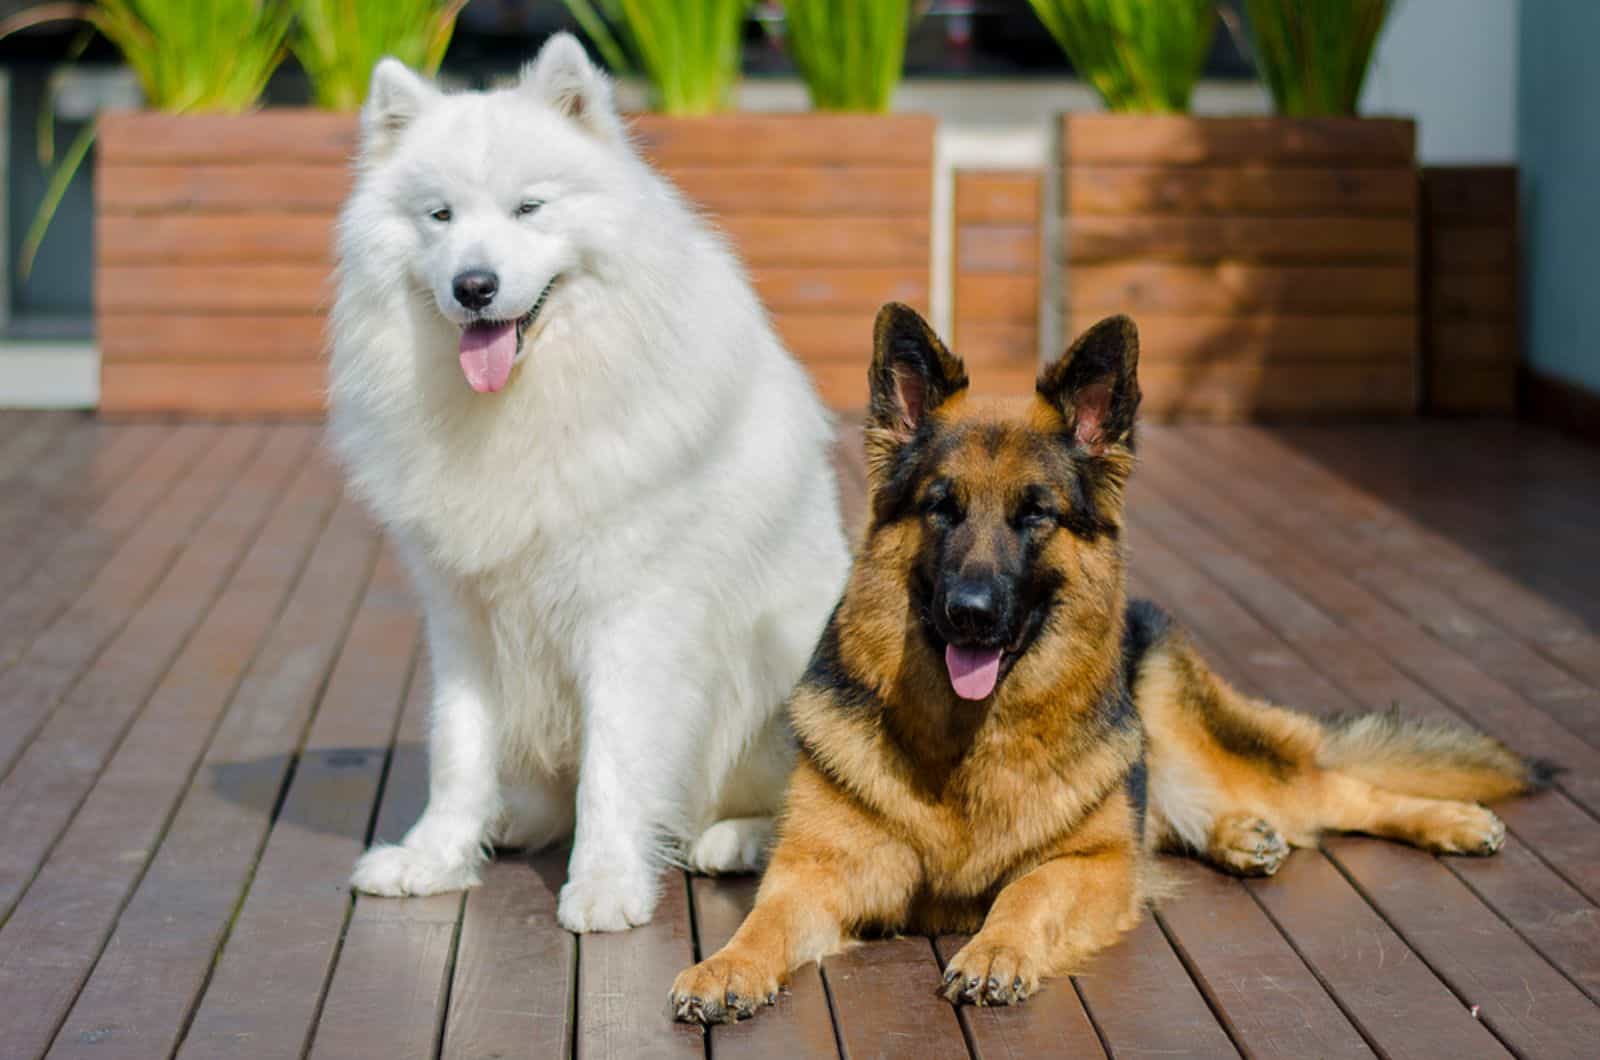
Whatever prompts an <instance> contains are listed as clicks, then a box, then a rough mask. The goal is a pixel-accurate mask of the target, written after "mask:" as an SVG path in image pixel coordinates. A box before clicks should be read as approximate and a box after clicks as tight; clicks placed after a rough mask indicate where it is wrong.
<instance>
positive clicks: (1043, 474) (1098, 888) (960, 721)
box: [671, 305, 1552, 1022]
mask: <svg viewBox="0 0 1600 1060" xmlns="http://www.w3.org/2000/svg"><path fill="white" fill-rule="evenodd" d="M1137 362H1138V336H1137V333H1136V331H1135V329H1134V325H1133V323H1132V321H1130V320H1128V319H1127V318H1126V317H1113V318H1111V319H1109V320H1105V321H1102V322H1101V323H1099V324H1097V325H1095V327H1093V328H1091V329H1090V330H1089V331H1088V332H1087V333H1086V334H1084V335H1083V336H1082V337H1081V338H1079V339H1078V340H1077V341H1076V342H1075V343H1073V345H1072V347H1071V348H1070V349H1069V350H1067V352H1066V354H1065V355H1064V356H1063V357H1062V358H1061V360H1060V361H1058V362H1057V363H1055V364H1054V365H1052V366H1050V367H1049V368H1047V369H1045V371H1044V373H1043V374H1042V375H1041V376H1040V379H1039V383H1038V388H1037V393H1036V394H1035V395H1034V397H1033V398H1032V399H1030V400H1029V401H1027V402H1026V403H1008V402H1002V401H985V400H982V399H979V398H975V397H972V396H970V395H969V394H968V393H967V376H966V371H965V369H964V367H963V365H962V363H961V361H960V359H959V358H957V357H955V356H954V355H952V354H951V353H950V352H949V351H948V350H946V349H945V347H944V345H943V344H942V343H941V342H940V341H939V339H938V337H937V336H935V335H934V333H933V331H932V330H931V329H930V328H929V327H928V325H927V324H926V323H924V322H923V320H922V318H920V317H919V316H917V314H916V313H915V312H913V311H912V310H910V309H908V308H906V307H904V306H899V305H890V306H886V307H885V308H884V309H883V310H882V312H880V313H879V315H878V322H877V328H876V335H875V350H874V355H873V364H872V370H871V384H872V402H871V409H870V413H869V417H868V422H867V427H866V445H867V468H868V481H869V490H870V496H871V509H870V522H869V526H868V529H867V532H866V536H865V540H864V542H863V544H862V547H861V551H860V554H859V555H858V557H857V559H856V563H855V567H854V569H853V571H852V573H851V575H850V579H849V582H848V584H847V585H846V588H845V592H844V597H843V599H842V600H841V601H840V602H839V605H838V607H837V608H836V610H835V611H834V614H833V617H832V618H831V619H830V621H829V622H828V626H827V628H826V630H825V632H824V633H823V636H822V639H821V642H820V643H819V644H818V646H817V649H816V653H815V656H814V657H813V659H812V661H811V664H810V666H809V668H808V669H807V671H806V673H805V676H804V677H803V678H802V679H801V681H800V684H799V686H798V687H797V688H796V690H795V692H794V695H793V697H792V700H791V710H792V716H793V724H794V729H795V733H796V735H797V737H798V741H799V745H800V749H801V755H800V761H799V764H798V765H797V766H796V768H795V771H794V774H793V776H792V778H791V780H790V784H789V793H788V801H787V805H786V808H785V811H784V815H783V818H782V822H781V826H780V833H779V840H778V844H777V847H776V848H775V850H774V852H773V856H772V860H771V864H770V867H769V868H768V869H767V874H766V878H765V879H764V880H763V881H762V883H761V888H760V892H759V895H758V897H757V899H756V904H755V908H754V909H753V910H752V911H751V913H750V916H749V917H748V918H747V919H746V920H745V922H744V924H743V926H741V927H740V928H739V931H738V933H737V934H735V935H734V937H733V939H732V941H730V942H729V943H728V945H727V946H726V947H724V948H723V949H722V951H721V952H719V953H717V954H716V955H715V956H713V957H711V958H710V959H708V960H705V961H702V962H701V963H700V964H698V965H696V966H694V967H693V968H690V969H688V970H687V971H685V972H683V973H682V974H681V975H679V976H678V979H677V982H676V983H674V984H673V987H672V996H671V1000H672V1006H673V1010H674V1012H675V1014H676V1016H677V1018H679V1019H682V1020H690V1021H699V1022H712V1021H719V1020H730V1019H736V1018H739V1017H742V1016H747V1015H750V1014H752V1013H753V1012H754V1011H755V1010H756V1008H757V1006H759V1005H761V1004H762V1003H770V1002H771V1001H772V1000H773V999H774V998H775V997H776V994H777V990H778V987H779V985H780V984H781V983H782V982H783V981H784V979H785V978H787V976H788V973H789V972H790V971H791V970H792V969H794V968H795V967H797V966H799V965H801V964H804V963H805V962H807V961H813V960H817V959H819V958H821V957H823V956H826V955H827V954H830V953H834V952H837V951H838V950H839V949H840V948H841V947H842V946H843V945H845V944H846V943H847V942H848V941H849V940H850V939H852V938H853V937H855V936H858V935H861V934H863V933H868V932H871V933H883V932H891V933H892V932H897V931H918V932H946V931H954V932H974V931H975V932H976V934H975V935H974V937H973V938H972V940H971V942H969V943H968V944H967V946H966V947H965V948H963V949H962V950H961V951H960V952H959V953H957V954H956V955H955V957H954V958H952V959H951V961H950V965H949V968H948V969H947V971H946V974H945V977H944V984H943V987H944V993H945V995H946V996H947V997H949V998H950V999H951V1000H952V1001H957V1002H961V1001H967V1002H972V1003H976V1004H1011V1003H1014V1002H1017V1001H1021V1000H1022V999H1024V998H1026V997H1027V996H1028V995H1029V994H1030V993H1032V992H1033V991H1034V990H1035V989H1036V988H1037V987H1038V985H1039V981H1040V979H1041V977H1043V976H1048V975H1060V974H1065V973H1068V972H1072V971H1077V970H1079V969H1080V968H1082V966H1083V964H1084V962H1085V961H1086V960H1088V958H1089V957H1090V956H1091V955H1093V954H1094V953H1095V952H1096V951H1098V950H1100V949H1102V948H1103V947H1105V946H1107V945H1109V944H1110V943H1111V942H1112V941H1113V940H1115V939H1116V938H1117V937H1118V936H1119V935H1120V934H1122V933H1123V932H1124V931H1127V930H1128V929H1129V928H1131V927H1133V925H1134V924H1135V923H1137V921H1138V919H1139V917H1140V915H1141V913H1142V910H1143V907H1144V905H1145V903H1146V901H1147V900H1148V899H1149V898H1150V897H1151V896H1152V895H1153V893H1154V892H1155V890H1156V888H1155V886H1154V883H1155V877H1156V872H1155V869H1154V861H1153V858H1152V857H1151V855H1152V853H1153V852H1154V851H1157V850H1176V851H1186V852H1190V853H1193V854H1196V855H1198V856H1200V857H1202V858H1204V859H1205V860H1206V861H1209V862H1210V863H1211V864H1213V865H1215V866H1216V867H1218V868H1220V869H1222V870H1224V871H1226V872H1231V873H1237V874H1240V875H1265V874H1270V873H1272V872H1274V871H1276V870H1277V868H1278V866H1279V865H1280V864H1281V863H1282V862H1283V859H1284V857H1285V856H1287V854H1288V853H1289V850H1290V848H1291V847H1295V846H1306V845H1310V844H1313V843H1315V842H1316V839H1317V836H1318V834H1319V833H1321V832H1323V831H1324V830H1338V831H1353V832H1367V833H1371V834H1373V835H1379V836H1385V837H1388V838H1391V839H1398V840H1400V841H1402V842H1406V843H1412V844H1415V845H1417V846H1420V847H1423V848H1425V849H1428V850H1434V851H1440V852H1445V853H1454V854H1492V853H1494V852H1495V851H1496V850H1497V849H1499V847H1500V844H1501V842H1502V840H1503V838H1504V836H1505V828H1504V826H1503V825H1502V824H1501V823H1500V821H1499V819H1498V818H1497V817H1496V816H1495V815H1494V814H1493V813H1491V812H1490V811H1488V810H1486V809H1484V808H1483V807H1482V806H1480V805H1478V802H1479V801H1487V800H1492V799H1498V798H1502V797H1505V796H1509V795H1515V794H1518V793H1521V792H1526V791H1531V790H1534V789H1536V788H1539V787H1542V786H1544V785H1546V784H1547V783H1548V782H1549V779H1550V776H1551V772H1552V769H1551V767H1550V766H1549V765H1548V764H1547V763H1542V762H1534V761H1527V760H1524V759H1522V758H1520V757H1518V756H1517V755H1516V754H1514V753H1512V752H1511V751H1509V750H1507V749H1506V748H1505V747H1504V746H1502V745H1501V744H1499V743H1498V742H1496V741H1494V740H1492V739H1490V738H1489V737H1487V736H1483V735H1480V734H1478V733H1475V732H1472V731H1470V730H1468V729H1465V728H1457V727H1451V726H1441V725H1436V724H1420V723H1417V722H1413V721H1407V720H1402V719H1401V718H1400V717H1399V716H1398V715H1395V714H1372V715H1364V716H1359V717H1352V718H1347V719H1343V720H1338V721H1333V722H1321V721H1317V720H1315V719H1313V718H1311V717H1308V716H1305V715H1301V714H1296V713H1292V712H1290V711H1288V710H1285V709H1282V708H1280V707H1276V706H1272V705H1270V704H1267V703H1262V702H1259V701H1256V700H1252V699H1249V698H1246V697H1245V696H1243V695H1241V694H1239V693H1238V692H1236V691H1234V690H1233V689H1232V688H1230V687H1229V686H1228V685H1227V684H1225V683H1224V682H1223V681H1222V680H1221V679H1220V678H1218V677H1217V676H1216V675H1214V674H1213V673H1212V672H1211V670H1210V669H1209V668H1208V667H1207V666H1206V664H1205V663H1204V662H1203V661H1202V660H1201V659H1200V657H1199V656H1198V655H1197V654H1196V653H1195V651H1194V649H1193V647H1192V646H1191V645H1190V644H1189V642H1188V640H1187V639H1186V638H1185V636H1184V634H1183V632H1182V631H1181V630H1179V629H1178V628H1177V627H1176V626H1175V625H1174V624H1173V623H1172V622H1171V620H1170V619H1168V617H1167V616H1166V615H1165V614H1163V613H1162V612H1161V611H1160V610H1159V609H1158V608H1156V607H1155V606H1153V605H1151V604H1149V603H1147V602H1144V601H1134V602H1132V603H1131V604H1130V603H1129V602H1128V600H1127V597H1126V588H1125V578H1124V562H1125V557H1124V546H1123V543H1122V533H1121V529H1122V522H1123V487H1124V485H1125V484H1126V483H1127V481H1128V476H1129V474H1130V473H1131V472H1132V470H1133V466H1134V455H1133V427H1134V414H1135V411H1136V410H1137V408H1138V405H1139V385H1138V381H1137V377H1136V367H1137Z"/></svg>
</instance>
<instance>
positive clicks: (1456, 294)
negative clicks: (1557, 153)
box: [1422, 166, 1520, 414]
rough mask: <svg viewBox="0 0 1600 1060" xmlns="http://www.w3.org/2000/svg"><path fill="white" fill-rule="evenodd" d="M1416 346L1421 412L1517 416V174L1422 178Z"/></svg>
mask: <svg viewBox="0 0 1600 1060" xmlns="http://www.w3.org/2000/svg"><path fill="white" fill-rule="evenodd" d="M1422 215H1423V220H1422V292H1423V298H1422V310H1423V322H1422V345H1423V365H1424V370H1423V390H1424V404H1425V406H1426V407H1427V409H1428V411H1429V412H1439V413H1500V414H1510V413H1512V412H1515V411H1516V407H1517V371H1518V362H1519V360H1520V356H1519V343H1518V340H1517V259H1518V253H1517V170H1516V167H1514V166H1430V167H1428V168H1425V169H1424V170H1423V171H1422Z"/></svg>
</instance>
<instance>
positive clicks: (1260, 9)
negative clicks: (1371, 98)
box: [1246, 0, 1394, 117]
mask: <svg viewBox="0 0 1600 1060" xmlns="http://www.w3.org/2000/svg"><path fill="white" fill-rule="evenodd" d="M1246 8H1247V10H1248V11H1249V13H1250V43H1251V46H1252V50H1253V51H1254V52H1255V60H1256V67H1257V69H1259V70H1260V71H1261V77H1262V79H1263V80H1265V81H1266V83H1267V88H1268V89H1269V90H1270V91H1271V92H1272V100H1273V103H1274V104H1275V105H1276V106H1277V109H1278V113H1279V114H1284V115H1288V116H1290V117H1322V116H1329V115H1341V114H1354V113H1355V112H1356V102H1357V101H1358V100H1359V99H1360V98H1361V85H1362V82H1364V81H1365V80H1366V78H1367V67H1368V65H1369V64H1370V63H1371V61H1372V52H1373V49H1374V48H1375V47H1377V43H1378V35H1379V34H1380V33H1382V32H1383V25H1384V22H1385V20H1386V19H1388V17H1389V12H1390V11H1391V10H1393V8H1394V2H1393V0H1247V3H1246Z"/></svg>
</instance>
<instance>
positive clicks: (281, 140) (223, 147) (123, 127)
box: [95, 107, 357, 168]
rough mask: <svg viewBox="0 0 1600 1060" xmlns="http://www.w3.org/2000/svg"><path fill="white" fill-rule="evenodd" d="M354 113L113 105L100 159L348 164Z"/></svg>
mask: <svg viewBox="0 0 1600 1060" xmlns="http://www.w3.org/2000/svg"><path fill="white" fill-rule="evenodd" d="M356 125H357V122H356V116H355V115H354V114H340V113H335V112H332V111H319V110H309V109H304V108H298V107H282V108H272V107H269V108H267V109H265V110H260V111H256V112H254V113H252V114H242V115H231V114H166V113H163V112H160V111H153V110H113V111H108V112H106V113H105V114H103V115H101V116H100V122H99V127H98V133H97V143H96V145H95V150H96V154H97V158H98V165H100V166H101V167H102V168H103V167H106V166H110V165H117V166H120V165H126V164H139V165H171V164H177V163H185V162H201V163H208V164H230V163H237V164H241V165H252V164H255V163H257V162H259V161H260V160H261V159H263V158H267V159H272V160H273V162H274V163H275V164H280V165H281V164H287V163H307V162H310V163H322V164H335V165H347V164H348V163H349V162H350V160H351V159H352V158H353V157H354V156H355V149H356Z"/></svg>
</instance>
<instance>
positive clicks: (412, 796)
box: [206, 742, 428, 842]
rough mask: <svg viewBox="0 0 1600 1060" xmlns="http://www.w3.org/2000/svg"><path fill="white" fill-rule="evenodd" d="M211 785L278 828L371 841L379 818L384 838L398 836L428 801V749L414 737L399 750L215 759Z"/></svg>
mask: <svg viewBox="0 0 1600 1060" xmlns="http://www.w3.org/2000/svg"><path fill="white" fill-rule="evenodd" d="M206 784H207V787H208V788H209V790H210V792H211V793H212V795H213V796H215V797H220V798H221V799H223V800H224V801H226V802H228V803H230V804H232V805H234V806H235V807H239V808H241V809H243V810H245V811H246V812H247V814H248V816H249V817H250V818H251V819H255V820H259V821H262V822H270V823H271V827H272V829H273V831H274V832H284V831H304V832H311V833H315V834H317V835H325V836H339V837H343V838H349V839H355V840H358V841H364V840H365V839H366V838H367V836H368V834H369V832H370V831H372V830H373V828H374V825H376V827H377V829H378V834H376V835H374V836H373V838H374V839H375V840H376V841H380V842H394V841H397V840H398V839H399V838H400V836H402V835H404V834H405V830H406V829H407V828H409V827H410V826H411V824H412V823H413V822H414V821H416V819H417V818H418V817H419V816H420V815H421V813H422V809H423V806H424V805H425V804H426V803H427V798H428V789H427V752H426V750H425V749H424V747H423V745H422V744H420V743H415V742H411V743H400V744H397V745H396V746H395V748H394V751H393V754H392V756H391V754H390V750H389V748H387V747H330V748H318V749H316V750H309V751H305V752H302V753H300V754H294V755H286V754H276V755H267V756H264V757H261V758H251V759H244V760H236V761H228V762H210V763H207V766H206ZM380 801H381V806H382V810H381V812H379V806H380ZM375 817H376V820H375V819H374V818H375ZM391 832H395V833H397V834H394V835H390V834H388V833H391Z"/></svg>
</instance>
